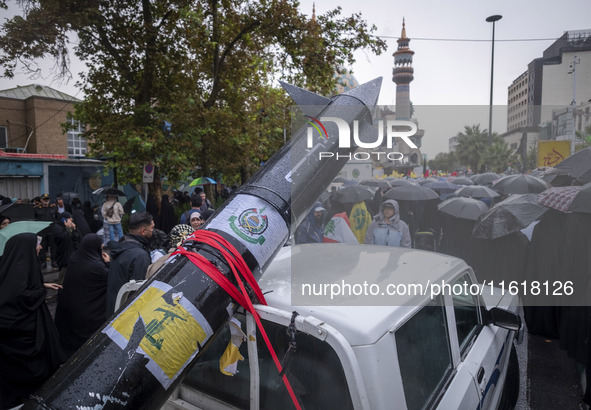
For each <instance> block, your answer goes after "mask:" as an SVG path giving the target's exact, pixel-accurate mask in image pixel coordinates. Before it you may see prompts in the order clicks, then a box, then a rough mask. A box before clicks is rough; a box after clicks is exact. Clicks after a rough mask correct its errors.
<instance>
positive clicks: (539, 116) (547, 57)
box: [507, 29, 591, 132]
mask: <svg viewBox="0 0 591 410" xmlns="http://www.w3.org/2000/svg"><path fill="white" fill-rule="evenodd" d="M590 99H591V29H588V30H570V31H566V32H565V33H564V34H563V35H562V36H561V37H560V38H559V39H557V40H556V41H555V42H554V43H553V44H552V45H550V46H549V47H548V48H547V49H546V50H545V51H544V53H543V55H542V57H541V58H537V59H535V60H533V61H532V62H530V63H529V64H528V67H527V70H526V71H525V72H524V73H522V74H521V75H519V76H518V77H517V78H516V79H515V80H514V81H513V82H512V83H511V85H510V86H509V88H508V97H507V132H513V131H515V130H518V129H521V128H527V127H537V126H539V125H540V124H542V123H545V122H548V121H552V117H553V114H552V112H553V111H554V110H556V109H558V108H560V107H564V106H568V105H573V102H574V103H575V105H580V104H584V103H586V102H588V101H589V100H590Z"/></svg>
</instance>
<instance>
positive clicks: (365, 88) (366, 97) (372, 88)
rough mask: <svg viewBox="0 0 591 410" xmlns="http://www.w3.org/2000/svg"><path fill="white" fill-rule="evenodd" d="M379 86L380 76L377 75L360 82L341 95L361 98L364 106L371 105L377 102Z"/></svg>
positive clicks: (380, 82) (380, 85) (380, 83)
mask: <svg viewBox="0 0 591 410" xmlns="http://www.w3.org/2000/svg"><path fill="white" fill-rule="evenodd" d="M381 87H382V77H378V78H376V79H374V80H371V81H369V82H367V83H365V84H361V85H360V86H359V87H355V88H353V89H352V90H349V91H347V92H346V93H343V94H342V95H350V96H351V97H355V98H357V99H359V100H361V101H362V102H363V103H364V104H365V105H366V106H368V107H372V106H374V105H376V104H377V103H378V97H379V96H380V89H381Z"/></svg>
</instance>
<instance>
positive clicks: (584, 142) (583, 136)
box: [575, 126, 591, 152]
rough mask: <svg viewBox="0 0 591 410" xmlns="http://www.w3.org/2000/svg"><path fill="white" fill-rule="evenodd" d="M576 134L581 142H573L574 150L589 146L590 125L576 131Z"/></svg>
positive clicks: (590, 139)
mask: <svg viewBox="0 0 591 410" xmlns="http://www.w3.org/2000/svg"><path fill="white" fill-rule="evenodd" d="M576 134H577V138H579V139H580V140H581V142H579V143H577V144H575V152H578V151H580V150H582V149H585V148H587V147H591V126H589V127H586V128H585V130H584V131H577V132H576Z"/></svg>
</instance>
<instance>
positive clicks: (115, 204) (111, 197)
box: [101, 191, 125, 241]
mask: <svg viewBox="0 0 591 410" xmlns="http://www.w3.org/2000/svg"><path fill="white" fill-rule="evenodd" d="M106 194H107V200H106V201H105V203H104V204H103V207H102V208H101V213H102V215H103V219H104V221H105V222H106V223H107V226H108V227H109V237H110V240H111V241H119V240H120V239H121V238H123V228H121V217H122V216H123V215H125V211H124V210H123V206H122V205H121V204H120V203H119V201H118V200H117V195H116V194H114V193H111V191H106ZM115 238H117V239H115Z"/></svg>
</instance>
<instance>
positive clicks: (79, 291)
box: [55, 233, 109, 356]
mask: <svg viewBox="0 0 591 410" xmlns="http://www.w3.org/2000/svg"><path fill="white" fill-rule="evenodd" d="M107 258H108V257H107V256H103V250H102V238H101V237H100V236H98V235H97V234H94V233H91V234H88V235H86V236H85V237H84V238H83V239H82V242H81V243H80V248H79V249H78V250H77V251H76V252H74V253H73V254H72V256H71V257H70V261H69V263H68V272H67V274H66V278H65V280H64V289H63V290H62V291H61V292H60V294H59V297H58V303H57V309H56V313H55V324H56V326H57V328H58V330H59V333H60V340H61V342H62V346H63V347H64V349H65V350H66V353H67V354H68V356H71V355H72V354H73V353H74V352H75V351H76V350H78V349H79V348H80V347H81V346H82V345H83V344H84V343H85V342H86V341H87V340H88V339H89V338H90V336H92V335H93V334H94V332H96V331H97V329H98V328H99V327H101V326H102V325H103V323H105V321H106V320H107V318H106V315H105V312H106V310H107V304H106V303H107V279H108V277H109V267H108V265H107V262H106V261H105V259H107Z"/></svg>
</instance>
